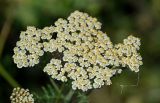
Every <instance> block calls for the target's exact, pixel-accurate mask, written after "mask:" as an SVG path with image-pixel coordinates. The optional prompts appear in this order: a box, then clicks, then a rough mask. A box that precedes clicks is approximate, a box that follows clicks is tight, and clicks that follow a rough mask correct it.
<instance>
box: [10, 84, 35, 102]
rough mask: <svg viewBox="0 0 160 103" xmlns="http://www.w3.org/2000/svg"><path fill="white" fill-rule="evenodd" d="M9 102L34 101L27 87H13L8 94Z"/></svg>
mask: <svg viewBox="0 0 160 103" xmlns="http://www.w3.org/2000/svg"><path fill="white" fill-rule="evenodd" d="M10 100H11V103H34V98H33V95H32V94H30V93H29V90H28V89H23V88H19V87H18V88H14V89H13V92H12V94H11V96H10Z"/></svg>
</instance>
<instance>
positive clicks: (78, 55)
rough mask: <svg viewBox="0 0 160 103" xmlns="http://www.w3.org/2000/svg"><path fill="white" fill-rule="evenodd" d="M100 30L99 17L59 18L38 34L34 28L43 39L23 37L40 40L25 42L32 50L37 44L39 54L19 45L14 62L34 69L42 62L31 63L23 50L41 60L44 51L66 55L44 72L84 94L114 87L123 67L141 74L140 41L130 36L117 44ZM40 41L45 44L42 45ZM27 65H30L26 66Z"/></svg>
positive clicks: (72, 14)
mask: <svg viewBox="0 0 160 103" xmlns="http://www.w3.org/2000/svg"><path fill="white" fill-rule="evenodd" d="M100 29H101V23H100V22H98V21H97V19H96V18H93V17H91V16H89V15H88V14H86V13H82V12H79V11H75V12H73V13H71V15H70V16H69V17H68V18H67V20H65V19H61V18H60V19H58V20H57V21H56V22H55V26H50V27H45V28H44V29H42V30H37V31H36V29H34V30H35V31H34V32H35V33H34V34H39V36H30V38H28V37H27V35H26V36H25V37H23V38H25V40H26V39H27V38H28V39H29V40H32V39H33V38H38V40H36V41H34V42H33V44H32V43H31V42H27V43H25V45H30V47H32V45H33V46H36V45H37V46H36V47H34V48H37V49H36V51H35V49H34V50H32V48H27V49H26V47H25V48H24V45H17V46H18V47H15V48H16V50H14V51H15V55H14V56H13V57H14V61H15V63H16V64H17V65H18V66H19V67H26V66H34V65H33V64H37V63H38V61H37V62H34V63H33V62H31V61H30V59H29V58H28V57H27V55H26V52H25V53H23V55H22V53H21V51H22V50H24V51H26V50H28V51H29V55H28V56H30V55H36V56H37V57H38V58H39V56H42V55H43V52H51V53H53V54H54V53H55V52H58V53H59V54H61V55H62V56H61V57H60V58H58V59H57V58H54V56H53V59H51V61H50V63H48V64H47V65H46V67H45V68H44V72H46V73H48V75H51V77H52V78H54V79H57V80H60V81H62V82H66V81H68V80H72V88H73V89H81V90H83V91H87V90H88V89H92V88H100V87H101V86H103V85H105V84H106V85H110V84H111V80H110V79H111V77H112V76H113V75H115V74H116V73H121V71H122V70H121V69H115V68H119V67H120V66H122V67H129V68H130V69H131V70H132V71H135V72H138V70H139V66H140V65H142V58H141V56H140V55H139V53H138V52H137V51H138V50H139V46H140V40H139V39H138V38H136V37H133V36H129V37H128V38H127V39H124V42H123V44H116V45H113V44H112V42H111V41H110V38H109V37H108V36H107V34H105V33H103V32H102V31H101V30H100ZM27 31H30V30H27ZM32 31H33V30H32ZM27 34H30V33H27ZM55 36H56V38H55ZM39 38H40V39H41V40H40V39H39ZM29 40H28V41H29ZM40 41H43V42H41V43H40ZM20 42H21V43H22V42H24V39H22V38H21V40H20ZM22 44H23V43H22ZM39 45H40V46H39ZM22 47H23V48H22ZM17 48H18V49H17ZM42 49H43V50H42ZM30 51H34V52H30ZM19 52H20V54H19ZM38 58H36V60H38ZM26 60H27V63H26ZM32 61H33V60H32ZM30 62H31V64H32V65H31V64H30ZM25 63H26V64H27V65H24V64H25Z"/></svg>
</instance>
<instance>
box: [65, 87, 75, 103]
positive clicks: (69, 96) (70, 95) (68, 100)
mask: <svg viewBox="0 0 160 103" xmlns="http://www.w3.org/2000/svg"><path fill="white" fill-rule="evenodd" d="M73 95H74V90H73V89H72V88H71V89H70V91H69V92H68V94H67V96H66V98H65V100H66V101H67V103H69V102H70V101H71V99H72V96H73Z"/></svg>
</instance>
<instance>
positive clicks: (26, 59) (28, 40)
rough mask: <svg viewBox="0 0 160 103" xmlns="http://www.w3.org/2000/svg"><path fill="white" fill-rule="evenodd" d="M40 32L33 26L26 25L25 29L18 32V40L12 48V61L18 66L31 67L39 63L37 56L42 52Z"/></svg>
mask: <svg viewBox="0 0 160 103" xmlns="http://www.w3.org/2000/svg"><path fill="white" fill-rule="evenodd" d="M40 41H41V33H40V31H39V30H36V28H35V27H28V28H27V31H23V32H21V34H20V41H18V42H17V44H16V47H15V48H14V55H13V58H14V62H15V63H16V64H17V67H18V68H22V67H33V66H34V65H35V64H38V63H39V56H42V55H43V54H44V51H43V50H42V48H43V44H42V43H40Z"/></svg>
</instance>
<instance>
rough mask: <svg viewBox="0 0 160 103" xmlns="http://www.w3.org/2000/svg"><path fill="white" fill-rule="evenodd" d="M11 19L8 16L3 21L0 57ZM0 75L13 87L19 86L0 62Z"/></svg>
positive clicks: (0, 35)
mask: <svg viewBox="0 0 160 103" xmlns="http://www.w3.org/2000/svg"><path fill="white" fill-rule="evenodd" d="M11 22H12V21H11V19H10V18H9V17H8V18H7V20H6V21H5V23H4V26H3V28H2V30H1V34H0V58H1V57H2V52H3V49H4V45H5V42H6V40H7V37H8V34H9V32H10V29H11ZM0 75H1V76H2V77H3V78H4V79H5V80H6V81H7V82H8V83H9V84H10V85H11V86H13V87H17V86H19V84H18V83H17V82H16V81H15V80H14V79H13V78H12V77H11V76H10V75H9V73H8V72H7V71H6V70H5V68H4V67H3V65H2V64H1V63H0Z"/></svg>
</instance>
